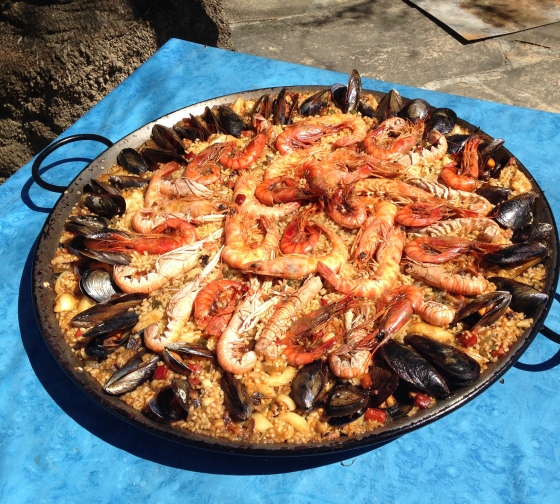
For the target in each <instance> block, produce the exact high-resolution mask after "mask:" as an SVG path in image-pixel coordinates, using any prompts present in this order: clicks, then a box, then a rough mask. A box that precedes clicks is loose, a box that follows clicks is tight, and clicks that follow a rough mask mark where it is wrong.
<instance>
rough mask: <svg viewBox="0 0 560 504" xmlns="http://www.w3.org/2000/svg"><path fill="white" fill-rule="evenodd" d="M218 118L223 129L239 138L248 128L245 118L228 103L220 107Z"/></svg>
mask: <svg viewBox="0 0 560 504" xmlns="http://www.w3.org/2000/svg"><path fill="white" fill-rule="evenodd" d="M218 120H219V124H220V126H221V127H222V128H223V130H224V131H225V132H226V133H227V134H228V135H232V136H234V137H236V138H239V137H240V136H241V133H242V132H243V130H244V129H246V126H245V123H244V122H243V118H242V117H241V116H240V115H239V114H238V113H237V112H235V110H233V109H232V108H231V107H228V106H227V105H220V106H219V107H218Z"/></svg>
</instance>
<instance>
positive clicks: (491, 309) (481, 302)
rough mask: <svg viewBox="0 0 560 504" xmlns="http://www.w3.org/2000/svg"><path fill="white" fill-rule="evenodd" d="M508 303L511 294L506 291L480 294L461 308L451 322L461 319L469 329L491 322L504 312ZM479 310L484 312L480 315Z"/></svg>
mask: <svg viewBox="0 0 560 504" xmlns="http://www.w3.org/2000/svg"><path fill="white" fill-rule="evenodd" d="M510 303H511V294H510V293H509V292H506V291H495V292H489V293H487V294H482V295H480V296H477V297H476V298H474V299H473V300H472V301H471V302H470V303H469V304H468V305H466V306H464V307H463V308H461V309H460V310H459V311H458V312H457V314H456V315H455V319H454V320H453V323H454V324H455V323H457V322H459V321H461V322H462V323H463V324H465V325H467V326H469V327H470V328H471V329H474V328H476V327H483V326H486V325H490V324H493V323H494V322H496V321H497V320H498V319H499V318H500V317H501V316H502V315H503V314H504V313H505V312H506V310H507V308H508V306H509V304H510ZM480 311H483V312H484V314H483V315H480Z"/></svg>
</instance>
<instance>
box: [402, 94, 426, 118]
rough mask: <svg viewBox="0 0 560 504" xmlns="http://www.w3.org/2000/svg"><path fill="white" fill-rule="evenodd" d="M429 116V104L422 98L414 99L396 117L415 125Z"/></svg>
mask: <svg viewBox="0 0 560 504" xmlns="http://www.w3.org/2000/svg"><path fill="white" fill-rule="evenodd" d="M429 114H430V104H429V103H428V102H427V101H426V100H423V99H422V98H415V99H414V100H411V101H409V102H408V103H407V104H406V105H405V106H404V107H403V108H402V109H401V110H400V111H399V113H398V116H399V117H402V118H404V119H408V120H409V121H411V122H413V123H414V124H417V123H419V122H421V121H424V120H426V118H427V117H428V115H429Z"/></svg>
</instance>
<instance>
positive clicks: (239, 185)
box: [233, 174, 300, 220]
mask: <svg viewBox="0 0 560 504" xmlns="http://www.w3.org/2000/svg"><path fill="white" fill-rule="evenodd" d="M256 188H257V181H256V179H255V178H254V177H251V176H250V175H248V174H244V175H240V176H239V178H238V179H237V182H236V183H235V187H234V189H233V201H234V202H235V204H236V206H237V209H238V211H240V212H242V213H243V214H244V215H246V216H247V217H248V218H250V219H256V218H257V217H259V216H265V217H268V218H269V219H272V220H278V219H279V218H280V217H283V216H284V215H288V214H291V213H292V212H295V211H296V210H297V209H298V208H299V206H300V204H299V203H298V202H296V201H294V202H290V203H284V204H281V205H274V206H267V205H263V204H262V203H260V202H259V201H257V199H256V198H255V190H256Z"/></svg>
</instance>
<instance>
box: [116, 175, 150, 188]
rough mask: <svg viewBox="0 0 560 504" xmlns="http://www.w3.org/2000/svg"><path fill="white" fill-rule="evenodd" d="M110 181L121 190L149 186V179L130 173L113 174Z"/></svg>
mask: <svg viewBox="0 0 560 504" xmlns="http://www.w3.org/2000/svg"><path fill="white" fill-rule="evenodd" d="M109 183H110V184H111V185H112V186H113V187H116V188H117V189H119V190H123V189H134V188H138V187H144V186H147V185H148V183H149V180H148V179H145V178H142V177H134V176H130V175H128V176H127V175H111V176H110V177H109Z"/></svg>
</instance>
